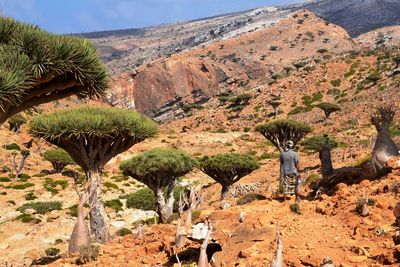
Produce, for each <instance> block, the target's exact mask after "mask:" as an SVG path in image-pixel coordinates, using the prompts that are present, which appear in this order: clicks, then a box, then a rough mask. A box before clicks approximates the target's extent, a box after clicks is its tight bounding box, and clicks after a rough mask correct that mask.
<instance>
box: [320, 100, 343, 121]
mask: <svg viewBox="0 0 400 267" xmlns="http://www.w3.org/2000/svg"><path fill="white" fill-rule="evenodd" d="M316 107H317V108H320V109H322V111H323V112H324V113H325V120H327V119H328V118H329V116H330V115H331V114H332V113H334V112H336V111H339V110H341V109H340V107H339V106H338V105H336V104H333V103H327V102H323V103H319V104H318V105H316Z"/></svg>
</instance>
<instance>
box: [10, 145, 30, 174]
mask: <svg viewBox="0 0 400 267" xmlns="http://www.w3.org/2000/svg"><path fill="white" fill-rule="evenodd" d="M19 154H20V155H21V158H20V160H19V164H17V155H18V152H17V150H14V151H12V152H11V156H12V166H13V170H14V173H15V177H17V178H18V177H19V176H20V174H21V171H22V169H23V168H24V166H25V162H26V159H27V158H28V157H29V156H30V155H31V153H30V151H29V149H21V150H20V151H19Z"/></svg>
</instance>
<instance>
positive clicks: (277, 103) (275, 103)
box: [268, 99, 282, 117]
mask: <svg viewBox="0 0 400 267" xmlns="http://www.w3.org/2000/svg"><path fill="white" fill-rule="evenodd" d="M268 104H270V105H271V106H272V108H273V109H274V113H275V117H276V116H278V113H279V107H280V105H281V104H282V103H281V101H279V99H275V100H271V101H269V102H268Z"/></svg>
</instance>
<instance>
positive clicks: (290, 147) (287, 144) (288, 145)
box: [286, 141, 294, 149]
mask: <svg viewBox="0 0 400 267" xmlns="http://www.w3.org/2000/svg"><path fill="white" fill-rule="evenodd" d="M293 147H294V143H293V141H287V143H286V148H288V149H292V148H293Z"/></svg>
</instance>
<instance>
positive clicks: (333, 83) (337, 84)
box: [331, 79, 342, 87]
mask: <svg viewBox="0 0 400 267" xmlns="http://www.w3.org/2000/svg"><path fill="white" fill-rule="evenodd" d="M341 83H342V81H341V80H340V79H337V80H332V81H331V84H332V85H333V86H334V87H339V86H340V84H341Z"/></svg>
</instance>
